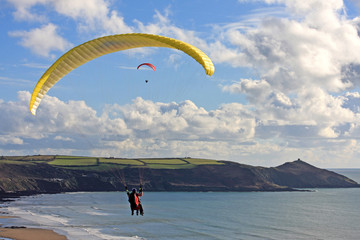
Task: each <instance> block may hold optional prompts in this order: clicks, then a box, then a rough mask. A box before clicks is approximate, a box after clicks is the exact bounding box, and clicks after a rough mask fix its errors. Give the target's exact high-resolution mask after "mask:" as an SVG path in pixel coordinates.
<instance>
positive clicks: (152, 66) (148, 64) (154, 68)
mask: <svg viewBox="0 0 360 240" xmlns="http://www.w3.org/2000/svg"><path fill="white" fill-rule="evenodd" d="M144 65H146V66H149V67H151V68H152V69H153V70H154V71H156V67H155V66H154V65H152V64H151V63H142V64H140V65H139V66H138V67H137V69H139V68H140V67H141V66H144Z"/></svg>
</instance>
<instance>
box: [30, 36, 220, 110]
mask: <svg viewBox="0 0 360 240" xmlns="http://www.w3.org/2000/svg"><path fill="white" fill-rule="evenodd" d="M140 47H165V48H173V49H178V50H181V51H183V52H184V53H186V54H188V55H189V56H191V57H192V58H194V59H195V60H196V61H197V62H198V63H200V64H201V65H202V66H203V68H204V69H205V72H206V74H207V75H209V76H211V75H212V74H213V73H214V71H215V68H214V64H213V63H212V61H211V59H210V58H209V57H208V56H207V55H206V54H205V53H203V52H202V51H201V50H200V49H198V48H196V47H194V46H193V45H191V44H188V43H185V42H183V41H180V40H177V39H173V38H169V37H164V36H159V35H153V34H145V33H128V34H118V35H110V36H105V37H101V38H96V39H93V40H91V41H88V42H85V43H83V44H81V45H79V46H76V47H74V48H72V49H70V50H69V51H68V52H67V53H65V54H64V55H62V56H61V57H60V58H59V59H58V60H56V62H55V63H54V64H53V65H52V66H51V67H50V68H48V69H47V70H46V72H45V73H44V74H43V75H42V77H41V78H40V80H39V81H38V83H37V84H36V86H35V88H34V91H33V93H32V95H31V99H30V111H31V113H32V114H33V115H35V114H36V109H37V108H38V106H39V104H40V102H41V100H42V98H43V97H44V96H45V95H46V93H47V92H48V91H49V89H50V88H51V87H52V86H54V84H55V83H57V82H58V81H59V80H60V79H61V78H63V77H64V76H65V75H66V74H68V73H69V72H71V71H72V70H74V69H75V68H77V67H79V66H81V65H83V64H85V63H87V62H89V61H91V60H93V59H95V58H98V57H100V56H103V55H105V54H109V53H113V52H117V51H122V50H127V49H132V48H140ZM154 70H155V69H154Z"/></svg>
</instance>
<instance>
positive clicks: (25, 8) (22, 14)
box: [7, 0, 48, 22]
mask: <svg viewBox="0 0 360 240" xmlns="http://www.w3.org/2000/svg"><path fill="white" fill-rule="evenodd" d="M7 1H8V2H9V3H11V4H13V5H14V6H15V8H16V11H15V12H14V17H15V19H17V20H27V21H40V22H42V21H45V20H46V17H45V16H43V15H39V14H37V13H35V12H34V11H31V8H32V7H33V6H35V5H40V4H46V3H47V2H48V0H7Z"/></svg>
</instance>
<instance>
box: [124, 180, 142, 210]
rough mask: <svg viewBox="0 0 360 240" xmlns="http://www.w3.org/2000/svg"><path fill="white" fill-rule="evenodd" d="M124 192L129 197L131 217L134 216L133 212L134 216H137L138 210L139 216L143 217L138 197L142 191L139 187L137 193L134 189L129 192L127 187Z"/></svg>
mask: <svg viewBox="0 0 360 240" xmlns="http://www.w3.org/2000/svg"><path fill="white" fill-rule="evenodd" d="M125 190H126V194H127V195H128V197H129V203H130V209H131V215H134V211H135V210H136V215H139V210H140V214H141V216H143V215H144V209H143V207H142V205H141V202H140V197H141V196H142V195H143V190H142V187H141V185H140V187H139V192H137V191H136V188H133V189H132V191H131V192H130V191H129V190H128V188H127V186H125Z"/></svg>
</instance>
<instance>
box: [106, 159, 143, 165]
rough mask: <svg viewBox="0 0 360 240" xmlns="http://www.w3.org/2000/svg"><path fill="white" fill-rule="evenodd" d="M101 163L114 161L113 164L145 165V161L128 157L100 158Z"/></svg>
mask: <svg viewBox="0 0 360 240" xmlns="http://www.w3.org/2000/svg"><path fill="white" fill-rule="evenodd" d="M100 163H113V164H121V165H134V166H141V165H144V163H143V162H141V161H139V160H137V159H127V158H100Z"/></svg>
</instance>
